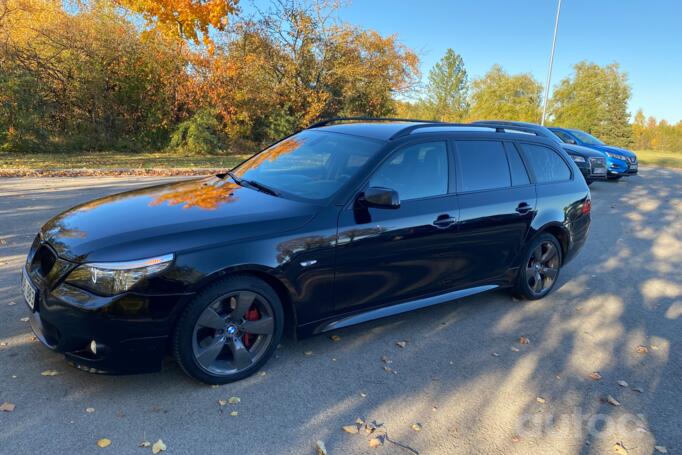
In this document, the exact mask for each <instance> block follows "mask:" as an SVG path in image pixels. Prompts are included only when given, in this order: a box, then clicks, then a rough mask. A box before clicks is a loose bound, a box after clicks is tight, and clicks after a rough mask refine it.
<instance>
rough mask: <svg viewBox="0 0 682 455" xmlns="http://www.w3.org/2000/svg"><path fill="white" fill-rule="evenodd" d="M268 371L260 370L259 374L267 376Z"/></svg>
mask: <svg viewBox="0 0 682 455" xmlns="http://www.w3.org/2000/svg"><path fill="white" fill-rule="evenodd" d="M266 374H267V373H266V372H265V371H259V372H258V376H265V375H266Z"/></svg>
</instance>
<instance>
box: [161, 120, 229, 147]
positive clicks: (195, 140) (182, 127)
mask: <svg viewBox="0 0 682 455" xmlns="http://www.w3.org/2000/svg"><path fill="white" fill-rule="evenodd" d="M168 148H170V149H171V150H177V151H182V152H184V153H186V154H189V155H205V154H211V153H219V152H222V151H225V149H226V148H227V137H226V136H225V134H224V133H223V132H222V128H221V124H220V122H219V121H218V116H217V114H216V112H215V111H213V110H211V109H202V110H200V111H198V112H197V113H196V114H194V115H193V116H192V117H191V118H189V119H188V120H185V121H184V122H181V123H180V124H178V126H177V128H176V129H175V131H174V132H173V134H172V135H171V139H170V144H169V146H168Z"/></svg>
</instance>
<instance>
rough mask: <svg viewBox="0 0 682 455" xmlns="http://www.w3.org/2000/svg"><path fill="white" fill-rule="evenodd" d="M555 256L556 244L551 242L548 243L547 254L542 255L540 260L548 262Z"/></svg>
mask: <svg viewBox="0 0 682 455" xmlns="http://www.w3.org/2000/svg"><path fill="white" fill-rule="evenodd" d="M554 256H556V248H554V245H552V244H551V243H549V244H547V251H545V254H543V255H542V257H541V258H540V261H541V262H542V263H543V264H546V263H547V262H549V260H550V259H553V258H554Z"/></svg>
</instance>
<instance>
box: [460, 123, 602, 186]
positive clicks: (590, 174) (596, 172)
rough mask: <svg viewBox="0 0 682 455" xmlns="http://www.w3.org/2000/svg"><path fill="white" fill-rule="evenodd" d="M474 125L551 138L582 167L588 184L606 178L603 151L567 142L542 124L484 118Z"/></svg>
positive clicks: (581, 170)
mask: <svg viewBox="0 0 682 455" xmlns="http://www.w3.org/2000/svg"><path fill="white" fill-rule="evenodd" d="M473 125H487V126H495V125H497V126H499V127H501V128H505V129H506V130H509V131H518V132H523V133H529V134H535V135H537V136H541V137H545V138H547V139H550V140H552V141H554V142H556V143H557V144H559V145H560V146H561V147H562V148H563V149H564V150H565V151H566V153H568V155H569V156H570V157H571V158H572V159H573V161H575V164H576V166H578V169H580V172H581V174H582V175H583V177H585V181H586V182H587V184H588V185H590V184H591V183H592V182H594V181H595V180H606V173H607V169H606V159H605V158H604V155H603V154H602V153H599V152H595V151H594V150H591V149H590V148H588V147H582V146H579V145H575V144H572V145H571V144H567V143H565V141H563V140H562V139H561V138H560V137H559V136H557V135H556V134H555V133H554V132H552V130H550V129H549V128H546V127H544V126H542V125H537V124H535V123H527V122H512V121H508V120H483V121H479V122H474V123H473Z"/></svg>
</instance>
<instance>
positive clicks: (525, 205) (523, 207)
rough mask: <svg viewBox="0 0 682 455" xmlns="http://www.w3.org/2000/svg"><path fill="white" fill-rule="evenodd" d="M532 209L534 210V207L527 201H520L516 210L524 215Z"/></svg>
mask: <svg viewBox="0 0 682 455" xmlns="http://www.w3.org/2000/svg"><path fill="white" fill-rule="evenodd" d="M531 210H533V207H531V206H530V205H528V203H527V202H520V203H519V205H518V206H517V207H516V211H517V212H519V213H520V214H522V215H523V214H525V213H528V212H530V211H531Z"/></svg>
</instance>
